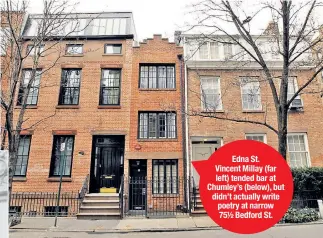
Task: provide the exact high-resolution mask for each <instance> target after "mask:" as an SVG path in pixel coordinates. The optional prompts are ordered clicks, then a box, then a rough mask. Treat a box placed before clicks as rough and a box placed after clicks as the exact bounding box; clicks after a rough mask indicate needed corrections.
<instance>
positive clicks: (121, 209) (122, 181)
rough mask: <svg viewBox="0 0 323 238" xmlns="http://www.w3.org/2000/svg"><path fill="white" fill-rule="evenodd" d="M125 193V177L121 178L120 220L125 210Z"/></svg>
mask: <svg viewBox="0 0 323 238" xmlns="http://www.w3.org/2000/svg"><path fill="white" fill-rule="evenodd" d="M123 193H124V175H122V176H121V182H120V188H119V209H120V218H121V219H122V218H123V215H124V209H123Z"/></svg>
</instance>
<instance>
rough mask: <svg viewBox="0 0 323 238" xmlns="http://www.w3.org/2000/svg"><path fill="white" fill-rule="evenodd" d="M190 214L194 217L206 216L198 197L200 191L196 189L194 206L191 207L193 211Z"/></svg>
mask: <svg viewBox="0 0 323 238" xmlns="http://www.w3.org/2000/svg"><path fill="white" fill-rule="evenodd" d="M191 215H192V216H194V217H196V216H207V213H206V211H205V209H204V207H203V204H202V201H201V197H200V192H199V190H197V194H196V206H195V208H193V211H192V212H191Z"/></svg>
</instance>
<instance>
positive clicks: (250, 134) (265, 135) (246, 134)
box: [244, 133, 267, 144]
mask: <svg viewBox="0 0 323 238" xmlns="http://www.w3.org/2000/svg"><path fill="white" fill-rule="evenodd" d="M247 136H263V137H264V143H265V144H267V134H266V133H245V135H244V138H245V139H246V140H247Z"/></svg>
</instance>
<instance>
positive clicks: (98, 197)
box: [77, 193, 120, 220]
mask: <svg viewBox="0 0 323 238" xmlns="http://www.w3.org/2000/svg"><path fill="white" fill-rule="evenodd" d="M77 219H81V220H109V219H120V208H119V194H118V193H91V194H86V195H85V198H84V200H83V202H82V204H81V207H80V211H79V213H78V214H77Z"/></svg>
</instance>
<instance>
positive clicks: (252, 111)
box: [242, 110, 265, 113]
mask: <svg viewBox="0 0 323 238" xmlns="http://www.w3.org/2000/svg"><path fill="white" fill-rule="evenodd" d="M242 112H243V113H265V111H263V110H242Z"/></svg>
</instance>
